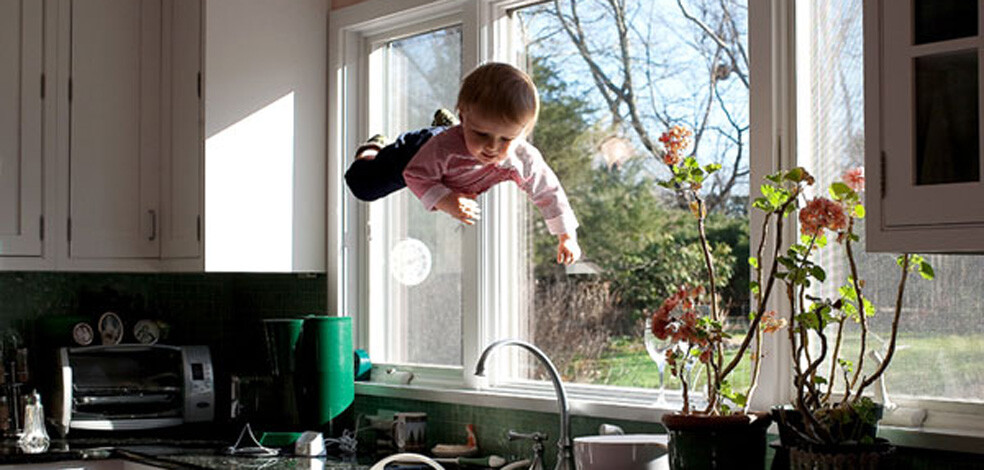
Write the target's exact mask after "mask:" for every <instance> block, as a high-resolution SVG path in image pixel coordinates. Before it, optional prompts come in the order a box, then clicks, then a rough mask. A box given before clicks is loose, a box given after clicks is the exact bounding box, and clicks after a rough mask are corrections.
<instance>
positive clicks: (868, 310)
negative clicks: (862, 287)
mask: <svg viewBox="0 0 984 470" xmlns="http://www.w3.org/2000/svg"><path fill="white" fill-rule="evenodd" d="M864 315H865V316H866V317H872V316H874V315H875V304H873V303H871V301H870V300H868V299H864Z"/></svg>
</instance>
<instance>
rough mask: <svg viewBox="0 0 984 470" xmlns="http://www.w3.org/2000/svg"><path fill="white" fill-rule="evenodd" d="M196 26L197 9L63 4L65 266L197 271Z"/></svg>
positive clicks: (188, 1)
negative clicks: (66, 10) (65, 20)
mask: <svg viewBox="0 0 984 470" xmlns="http://www.w3.org/2000/svg"><path fill="white" fill-rule="evenodd" d="M200 18H201V4H200V2H199V1H196V0H73V1H71V3H70V13H69V22H70V27H69V28H68V30H67V31H65V30H62V31H65V32H66V34H65V37H67V40H68V44H67V47H66V48H67V51H68V54H67V57H64V59H67V63H64V64H63V68H64V69H67V70H68V71H69V73H68V74H67V76H62V77H61V78H62V79H67V83H64V84H63V85H65V86H67V87H68V97H67V99H68V106H67V108H68V117H67V118H68V129H69V132H68V135H67V139H68V145H67V149H68V152H67V155H66V156H65V157H66V158H67V162H68V163H67V165H66V167H67V169H68V198H67V199H68V204H69V210H68V218H67V222H66V223H67V227H66V229H67V243H68V249H67V252H66V255H67V256H66V258H67V259H66V261H65V262H64V263H63V264H65V265H67V266H68V267H74V268H80V269H122V270H126V269H138V270H156V269H155V268H161V269H164V268H165V267H166V266H165V265H164V264H163V263H165V262H170V263H171V264H170V266H172V267H174V268H175V269H186V270H199V269H200V267H201V253H202V248H201V247H202V234H201V214H202V209H203V207H202V197H201V175H202V166H203V161H202V124H203V122H202V121H203V120H202V105H201V94H200V74H201V52H200V51H201V24H200ZM176 260H184V263H180V262H177V261H176ZM158 264H160V266H156V265H158Z"/></svg>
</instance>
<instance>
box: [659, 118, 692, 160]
mask: <svg viewBox="0 0 984 470" xmlns="http://www.w3.org/2000/svg"><path fill="white" fill-rule="evenodd" d="M691 135H693V132H691V131H690V130H689V129H687V128H686V127H683V126H673V127H671V128H670V129H669V130H668V131H666V132H664V133H663V134H662V135H660V136H659V141H660V142H661V143H662V144H663V149H664V152H665V153H664V154H663V163H665V164H667V165H669V166H673V165H676V164H677V163H680V160H682V159H683V157H681V156H680V153H681V152H683V150H684V149H686V148H687V146H688V145H690V136H691Z"/></svg>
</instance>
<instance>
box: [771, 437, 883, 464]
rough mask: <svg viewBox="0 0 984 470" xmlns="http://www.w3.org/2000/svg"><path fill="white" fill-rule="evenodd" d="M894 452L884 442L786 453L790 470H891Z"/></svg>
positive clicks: (801, 448) (805, 447)
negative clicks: (884, 469)
mask: <svg viewBox="0 0 984 470" xmlns="http://www.w3.org/2000/svg"><path fill="white" fill-rule="evenodd" d="M894 453H895V448H894V447H893V446H892V445H891V444H889V442H888V441H887V440H885V439H879V440H878V441H876V442H875V443H874V444H844V445H829V446H818V445H803V446H797V447H792V448H790V449H789V469H790V470H813V469H815V468H823V469H827V470H878V469H881V468H894V464H893V461H892V456H893V455H894Z"/></svg>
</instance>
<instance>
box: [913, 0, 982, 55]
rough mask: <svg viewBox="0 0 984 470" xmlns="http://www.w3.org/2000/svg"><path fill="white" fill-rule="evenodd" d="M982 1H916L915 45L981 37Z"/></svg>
mask: <svg viewBox="0 0 984 470" xmlns="http://www.w3.org/2000/svg"><path fill="white" fill-rule="evenodd" d="M977 1H978V0H915V1H913V2H912V8H913V15H912V18H913V21H915V31H916V34H915V42H916V44H925V43H928V42H936V41H945V40H947V39H956V38H963V37H969V36H976V35H977Z"/></svg>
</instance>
